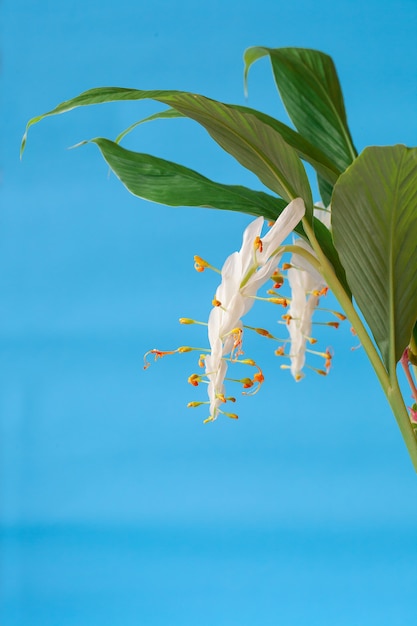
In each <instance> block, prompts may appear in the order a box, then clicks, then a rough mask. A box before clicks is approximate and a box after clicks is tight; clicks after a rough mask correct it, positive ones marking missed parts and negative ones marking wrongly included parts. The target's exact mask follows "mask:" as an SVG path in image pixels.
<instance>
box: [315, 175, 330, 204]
mask: <svg viewBox="0 0 417 626" xmlns="http://www.w3.org/2000/svg"><path fill="white" fill-rule="evenodd" d="M317 183H318V186H319V191H320V196H321V199H322V201H323V204H324V206H329V205H330V202H331V199H332V193H333V185H331V184H330V183H329V182H328V181H327V180H325V179H324V178H323V177H322V176H320V174H318V175H317Z"/></svg>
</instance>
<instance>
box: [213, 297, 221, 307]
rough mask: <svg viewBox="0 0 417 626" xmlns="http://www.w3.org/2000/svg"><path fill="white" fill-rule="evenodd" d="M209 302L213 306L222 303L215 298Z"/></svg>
mask: <svg viewBox="0 0 417 626" xmlns="http://www.w3.org/2000/svg"><path fill="white" fill-rule="evenodd" d="M211 303H212V305H213V306H221V305H222V303H221V302H220V300H216V298H214V299H213V300H212V301H211Z"/></svg>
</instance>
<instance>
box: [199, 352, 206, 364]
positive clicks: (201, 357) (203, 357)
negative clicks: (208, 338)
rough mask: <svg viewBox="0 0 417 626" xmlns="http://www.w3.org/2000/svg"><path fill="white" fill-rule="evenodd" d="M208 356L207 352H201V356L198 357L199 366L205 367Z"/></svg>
mask: <svg viewBox="0 0 417 626" xmlns="http://www.w3.org/2000/svg"><path fill="white" fill-rule="evenodd" d="M206 356H207V355H206V354H200V358H199V359H198V367H204V365H205V360H206Z"/></svg>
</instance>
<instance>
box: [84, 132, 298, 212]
mask: <svg viewBox="0 0 417 626" xmlns="http://www.w3.org/2000/svg"><path fill="white" fill-rule="evenodd" d="M91 143H95V144H96V145H97V146H98V147H99V149H100V151H101V153H102V155H103V157H104V159H105V161H106V162H107V163H108V164H109V166H110V167H111V169H112V170H113V172H114V173H115V174H116V176H117V177H118V178H119V180H120V181H121V182H122V183H123V185H125V187H126V188H127V189H128V190H129V191H130V192H131V193H133V194H134V195H135V196H139V197H140V198H145V199H146V200H151V201H152V202H159V203H160V204H167V205H169V206H199V207H209V208H216V209H225V210H229V211H241V212H242V213H249V214H251V215H262V216H263V217H265V218H267V219H271V220H275V219H276V218H277V217H278V216H279V215H280V213H281V212H282V211H283V210H284V208H285V207H286V206H287V203H286V202H285V200H282V199H281V198H274V197H273V196H269V195H268V194H266V193H263V192H261V191H253V190H252V189H247V188H246V187H242V186H239V185H223V184H221V183H216V182H214V181H212V180H209V179H208V178H205V177H204V176H201V174H198V173H197V172H195V171H193V170H191V169H188V168H187V167H184V166H182V165H178V164H177V163H172V162H170V161H166V160H164V159H159V158H157V157H154V156H150V155H149V154H140V153H138V152H132V151H131V150H126V149H125V148H122V147H121V146H119V145H118V144H117V143H115V142H113V141H110V140H109V139H103V138H101V137H99V138H96V139H92V140H91Z"/></svg>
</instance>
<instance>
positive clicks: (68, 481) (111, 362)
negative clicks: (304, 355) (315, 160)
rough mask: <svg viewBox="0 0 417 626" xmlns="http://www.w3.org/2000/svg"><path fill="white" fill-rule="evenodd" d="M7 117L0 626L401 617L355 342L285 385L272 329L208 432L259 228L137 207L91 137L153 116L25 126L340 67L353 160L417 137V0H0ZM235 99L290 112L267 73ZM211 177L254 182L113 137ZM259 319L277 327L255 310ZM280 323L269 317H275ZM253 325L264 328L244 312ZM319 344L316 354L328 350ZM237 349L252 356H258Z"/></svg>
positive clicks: (403, 572) (135, 112)
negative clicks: (244, 269) (168, 355)
mask: <svg viewBox="0 0 417 626" xmlns="http://www.w3.org/2000/svg"><path fill="white" fill-rule="evenodd" d="M1 12H2V19H1V22H2V58H3V72H2V77H1V80H2V90H1V93H2V95H1V107H2V115H1V119H0V124H1V134H2V138H3V141H2V148H1V168H2V187H1V197H2V202H1V213H0V293H1V304H0V355H1V356H0V358H1V361H0V367H1V376H0V415H1V432H0V464H1V465H0V469H1V555H0V576H1V580H0V585H1V586H0V610H1V620H0V623H1V624H2V625H4V626H29V625H30V626H38V625H39V626H53V625H58V624H59V626H67V625H68V626H69V625H71V626H73V625H74V626H75V625H76V626H84V625H85V626H87V625H88V626H92V625H94V624H100V626H110V625H114V624H117V625H119V624H120V625H122V626H124V625H126V626H129V625H133V624H135V625H136V624H140V625H141V626H162V625H165V624H179V625H182V626H187V625H195V624H199V625H201V626H211V625H213V624H216V625H217V626H238V625H239V626H252V625H253V624H263V625H265V626H269V625H271V626H272V625H275V624H281V623H282V624H286V625H287V626H299V625H304V624H306V625H307V624H308V625H309V626H313V625H316V624H317V625H322V624H331V623H337V624H338V625H340V626H343V625H348V624H349V625H352V624H367V625H368V626H370V625H373V624H375V625H376V624H377V625H378V626H384V625H387V626H388V625H390V626H392V625H393V624H403V623H407V622H408V623H411V620H412V619H413V617H414V615H415V589H416V584H417V564H416V557H417V528H416V522H417V499H416V496H417V491H416V485H417V483H416V477H415V474H414V473H413V470H412V467H411V463H410V461H409V459H408V457H407V454H406V450H405V447H404V444H403V442H402V440H401V437H400V434H399V431H398V429H397V427H396V425H395V422H394V419H393V417H392V416H391V414H390V411H389V408H388V406H387V404H386V402H385V400H384V398H383V395H382V392H381V390H380V389H379V387H378V383H377V381H376V379H375V377H374V375H373V373H372V371H371V368H370V366H369V365H368V363H367V361H366V358H365V355H364V353H363V351H361V350H356V351H352V350H351V347H352V345H355V339H354V338H352V336H351V335H350V332H349V327H348V325H347V324H345V325H344V326H343V328H341V329H339V331H337V332H336V331H330V332H333V333H334V334H333V335H332V339H331V342H332V345H333V348H334V350H335V359H334V368H333V370H332V372H331V375H330V376H329V377H328V378H326V379H322V378H319V377H317V376H315V375H314V374H313V373H310V374H309V375H308V376H307V377H306V379H305V380H304V381H303V382H302V383H300V384H295V383H294V381H293V380H292V379H291V378H290V376H289V374H288V373H287V372H282V371H281V370H279V368H278V365H279V362H277V360H276V359H275V358H274V357H272V356H271V353H272V351H271V348H270V346H269V344H268V343H267V342H263V341H262V339H261V338H258V339H259V341H257V340H256V341H255V340H253V339H251V338H248V345H247V354H248V355H250V356H252V355H253V356H256V357H257V358H258V360H259V361H260V362H261V363H262V364H263V366H264V369H265V373H266V378H267V380H266V383H265V385H264V387H263V389H262V391H261V393H259V394H258V395H256V396H255V397H253V398H248V399H243V398H242V399H239V404H238V407H237V408H238V413H239V417H240V419H239V421H238V422H234V421H232V420H227V419H226V418H224V419H219V420H218V421H217V422H216V423H215V424H212V425H208V426H203V425H202V419H203V418H204V417H205V416H206V414H205V411H204V409H194V410H190V409H188V410H187V409H186V408H185V407H186V403H187V402H188V401H189V400H197V399H200V398H201V395H198V391H197V392H195V390H194V389H193V388H192V387H190V386H189V385H187V383H186V377H187V376H188V375H189V374H190V373H191V372H193V371H194V370H195V360H194V357H193V356H192V355H184V356H182V357H173V358H172V359H171V360H170V359H165V360H163V361H161V362H160V363H158V364H156V365H154V366H152V367H151V368H150V369H149V370H148V371H147V372H144V371H143V369H142V355H143V353H144V352H145V351H146V350H148V349H150V348H153V347H159V348H172V347H176V346H177V345H181V344H189V343H191V344H196V345H201V344H202V343H204V341H205V340H204V330H202V329H201V328H197V327H184V326H179V325H178V322H177V319H178V318H179V317H180V316H188V317H194V318H197V319H206V318H207V314H208V311H209V308H210V302H211V298H212V293H213V291H214V289H215V286H216V282H217V277H216V275H214V274H213V275H210V274H208V273H207V272H206V273H205V274H203V275H199V274H197V273H196V272H194V270H193V255H194V254H200V255H201V256H203V257H204V258H207V259H209V260H210V261H211V262H213V264H215V265H216V264H217V265H221V264H222V262H223V260H224V258H225V257H226V256H227V255H228V254H229V253H230V252H232V251H233V250H235V249H237V248H238V247H239V245H240V240H241V232H242V230H243V228H244V226H245V225H246V224H247V223H248V221H249V219H248V218H247V217H245V216H242V215H237V214H232V213H230V214H229V213H220V212H215V211H208V210H197V209H196V210H194V209H170V208H166V207H163V206H159V205H153V204H150V203H147V202H145V201H142V200H139V199H137V198H134V197H133V196H131V195H130V194H128V193H127V192H126V191H125V190H124V189H123V187H122V186H121V185H120V184H119V183H118V181H117V180H116V179H115V177H114V176H108V168H107V166H106V165H105V163H104V162H103V161H102V159H101V158H100V156H99V154H98V152H97V149H96V148H95V147H94V146H91V145H90V146H86V147H83V148H79V149H77V150H72V151H68V150H66V148H67V147H69V146H71V145H73V144H75V143H76V142H78V141H80V140H82V139H88V138H90V137H94V136H108V137H115V136H116V135H117V133H118V132H119V131H121V130H122V129H123V128H125V127H126V126H128V125H129V124H130V123H132V122H134V121H136V120H137V119H139V118H141V117H144V116H145V115H147V114H149V113H151V112H153V111H155V110H157V107H155V106H154V105H152V104H150V103H139V104H138V103H137V104H130V103H125V104H120V105H119V104H115V105H108V106H100V107H94V108H91V109H86V110H82V111H80V110H78V111H74V112H72V113H70V114H67V115H65V116H60V117H57V118H53V119H49V120H47V121H45V122H43V123H42V124H41V125H40V126H38V127H35V128H34V129H33V130H32V132H31V135H30V136H29V143H28V147H27V151H26V153H25V157H24V159H23V162H22V163H20V162H19V160H18V149H19V142H20V138H21V135H22V133H23V130H24V125H25V123H26V121H27V120H28V119H29V118H30V117H32V116H33V115H37V114H39V113H42V112H44V111H46V110H49V109H50V108H52V107H53V106H54V105H55V104H57V103H58V102H60V101H62V100H64V99H67V98H69V97H72V96H74V95H76V94H78V93H80V92H81V91H83V90H85V89H88V88H90V87H93V86H101V85H118V86H126V87H128V86H131V87H137V88H156V89H158V88H161V89H168V88H176V89H184V90H190V91H195V92H200V93H204V94H206V95H209V96H211V97H214V98H218V99H220V100H223V101H226V102H236V103H241V104H244V103H245V100H244V97H243V89H242V61H241V56H242V53H243V50H244V49H245V48H246V47H249V46H251V45H267V46H272V47H278V46H287V45H290V46H302V47H314V48H319V49H322V50H323V51H325V52H327V53H329V54H330V55H332V56H333V58H334V60H335V62H336V66H337V68H338V72H339V76H340V78H341V82H342V86H343V89H344V95H345V100H346V106H347V111H348V116H349V122H350V127H351V131H352V134H353V136H354V140H355V142H356V145H357V147H358V149H362V148H363V147H364V146H365V145H368V144H391V143H397V142H403V143H406V144H408V145H415V144H416V143H417V119H416V115H415V112H416V105H417V81H416V70H417V43H416V41H417V39H416V32H417V5H416V3H415V0H409V1H407V0H401V1H398V0H396V1H389V2H383V1H382V2H381V0H378V1H376V0H372V1H368V2H362V1H360V2H359V1H356V0H355V1H352V0H351V1H346V0H345V1H342V2H337V3H335V2H334V0H332V1H326V0H318V1H317V0H316V1H314V2H313V1H308V0H305V1H301V0H294V1H293V2H285V3H284V2H272V1H269V0H258V1H257V2H254V3H246V4H245V3H241V2H237V1H235V0H223V1H222V2H219V1H218V0H212V2H211V3H204V4H203V3H199V2H191V1H189V0H179V1H178V2H175V3H174V2H165V1H162V0H155V1H154V2H152V3H150V2H148V3H145V2H143V1H142V2H141V1H139V2H132V1H131V0H119V1H118V2H111V1H109V0H100V2H98V1H93V0H90V1H87V2H86V1H85V0H67V1H66V2H64V3H58V2H49V1H47V0H38V1H37V2H34V1H33V0H3V3H2V7H1ZM247 103H248V104H249V106H252V107H256V108H260V109H262V110H264V111H266V112H268V113H271V114H273V115H276V116H277V117H280V119H283V120H284V121H286V117H285V112H284V111H283V108H282V106H281V105H280V103H279V100H278V97H277V95H276V91H275V87H274V84H273V80H272V76H271V71H270V67H269V65H268V63H267V61H266V60H263V61H261V62H259V63H257V64H256V66H254V68H253V69H252V71H251V74H250V77H249V100H248V101H247ZM125 145H126V146H132V147H133V146H134V147H135V148H136V149H138V150H140V151H143V152H150V153H151V154H155V155H158V156H161V157H165V158H169V159H172V160H177V161H179V162H181V163H183V164H185V165H188V166H190V167H193V168H194V169H196V170H198V171H200V172H202V173H204V174H206V175H207V176H210V177H212V178H214V179H215V180H219V181H221V182H227V183H236V184H246V185H248V186H252V187H254V188H260V185H259V183H258V181H257V180H256V179H255V177H253V176H251V175H250V174H249V173H247V172H245V171H243V170H242V168H241V167H240V166H239V165H238V164H236V163H235V162H234V161H233V160H232V158H231V157H229V156H228V155H225V154H222V153H221V151H220V149H218V148H217V146H216V145H214V144H212V142H211V141H210V140H209V139H208V138H207V136H206V135H205V133H204V131H202V130H201V129H200V128H198V127H197V126H196V125H195V124H194V123H192V122H188V121H186V120H175V121H160V122H154V123H152V124H148V125H145V126H143V127H141V128H140V129H138V130H137V131H135V133H134V134H133V135H132V136H131V137H129V138H128V139H127V140H126V142H125ZM250 316H251V317H249V316H248V321H250V320H252V321H253V322H254V323H256V324H257V325H266V324H269V325H270V326H271V325H272V324H274V323H275V321H274V320H275V317H276V311H275V310H274V311H272V312H271V311H270V310H269V309H268V307H262V306H261V305H260V306H259V307H255V309H254V311H253V313H251V314H250ZM268 316H269V317H268ZM255 320H256V322H255ZM323 341H329V340H328V339H324V340H323ZM249 353H250V354H249Z"/></svg>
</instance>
